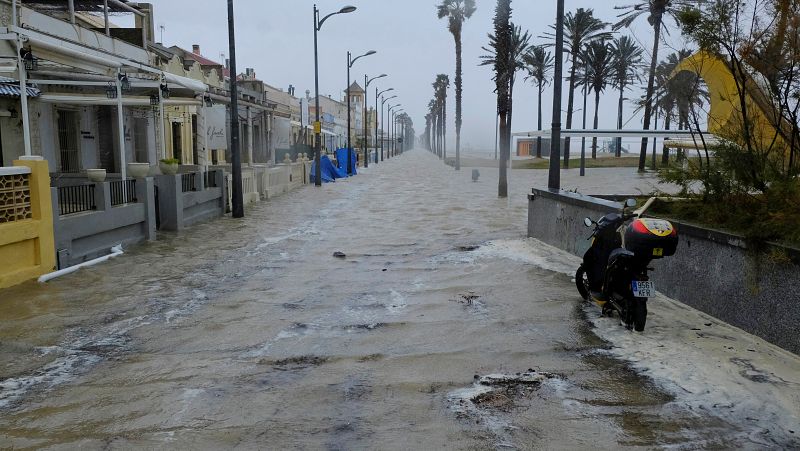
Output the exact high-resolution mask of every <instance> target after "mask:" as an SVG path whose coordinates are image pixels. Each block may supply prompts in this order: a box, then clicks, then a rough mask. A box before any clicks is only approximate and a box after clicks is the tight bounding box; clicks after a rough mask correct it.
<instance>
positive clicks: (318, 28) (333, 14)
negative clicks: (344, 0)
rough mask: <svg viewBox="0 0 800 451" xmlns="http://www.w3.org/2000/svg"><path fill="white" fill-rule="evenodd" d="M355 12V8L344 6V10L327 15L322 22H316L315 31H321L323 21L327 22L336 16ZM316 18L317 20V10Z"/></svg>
mask: <svg viewBox="0 0 800 451" xmlns="http://www.w3.org/2000/svg"><path fill="white" fill-rule="evenodd" d="M315 8H316V6H315ZM355 10H356V7H355V6H345V7H344V8H342V9H340V10H339V11H336V12H335V13H330V14H328V15H327V16H325V17H323V18H322V20H318V21H317V31H319V30H321V29H322V24H324V23H325V21H326V20H328V18H329V17H331V16H335V15H337V14H347V13H351V12H353V11H355ZM317 17H318V18H319V10H317Z"/></svg>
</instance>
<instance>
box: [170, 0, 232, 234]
mask: <svg viewBox="0 0 800 451" xmlns="http://www.w3.org/2000/svg"><path fill="white" fill-rule="evenodd" d="M228 45H229V47H230V49H229V51H230V67H229V69H230V84H231V172H232V173H233V188H232V190H231V202H232V204H233V205H232V208H231V215H232V216H233V217H234V218H243V217H244V198H243V194H242V156H241V155H240V153H239V92H238V89H237V86H236V29H235V27H234V22H233V0H228ZM162 104H163V102H162ZM161 120H162V121H163V120H164V117H163V116H162V117H161Z"/></svg>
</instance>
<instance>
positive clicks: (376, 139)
mask: <svg viewBox="0 0 800 451" xmlns="http://www.w3.org/2000/svg"><path fill="white" fill-rule="evenodd" d="M389 91H394V88H389V89H384V90H383V91H380V92H379V91H378V87H377V86H376V87H375V163H378V152H379V151H378V97H380V96H381V95H382V94H383V93H385V92H389ZM381 125H383V105H381ZM380 153H381V158H380V161H383V139H381V149H380Z"/></svg>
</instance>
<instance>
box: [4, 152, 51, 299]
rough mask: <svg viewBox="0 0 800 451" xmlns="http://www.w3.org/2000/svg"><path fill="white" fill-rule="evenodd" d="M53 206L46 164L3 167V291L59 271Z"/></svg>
mask: <svg viewBox="0 0 800 451" xmlns="http://www.w3.org/2000/svg"><path fill="white" fill-rule="evenodd" d="M50 204H51V200H50V175H49V173H48V168H47V162H46V161H44V160H25V161H15V162H14V166H12V167H10V168H0V262H2V263H0V288H6V287H10V286H12V285H16V284H18V283H21V282H24V281H26V280H29V279H33V278H36V277H39V276H40V275H42V274H46V273H48V272H51V271H52V270H53V269H55V261H56V258H55V253H54V248H53V214H52V210H51V209H50Z"/></svg>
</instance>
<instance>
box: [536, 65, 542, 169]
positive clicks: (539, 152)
mask: <svg viewBox="0 0 800 451" xmlns="http://www.w3.org/2000/svg"><path fill="white" fill-rule="evenodd" d="M538 103H539V114H538V118H537V124H536V128H537V130H539V131H542V81H541V80H539V98H538ZM536 158H542V137H541V136H539V137H537V138H536Z"/></svg>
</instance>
